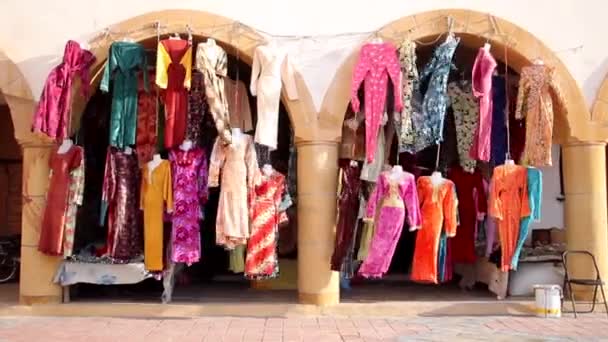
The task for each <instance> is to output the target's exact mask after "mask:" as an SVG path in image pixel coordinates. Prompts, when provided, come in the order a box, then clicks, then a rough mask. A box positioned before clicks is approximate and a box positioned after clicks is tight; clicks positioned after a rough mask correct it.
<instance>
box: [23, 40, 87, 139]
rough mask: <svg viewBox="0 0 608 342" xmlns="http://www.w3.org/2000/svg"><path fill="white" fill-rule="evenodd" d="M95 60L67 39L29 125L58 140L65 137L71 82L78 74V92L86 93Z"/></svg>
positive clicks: (68, 122) (70, 101)
mask: <svg viewBox="0 0 608 342" xmlns="http://www.w3.org/2000/svg"><path fill="white" fill-rule="evenodd" d="M94 62H95V55H93V53H92V52H90V51H88V50H84V49H82V48H81V47H80V45H79V44H78V43H77V42H75V41H73V40H70V41H68V42H67V44H66V45H65V50H64V52H63V61H62V62H61V64H59V65H58V66H56V67H55V68H53V70H51V72H50V73H49V75H48V77H47V79H46V82H45V83H44V88H43V90H42V94H41V95H40V101H39V102H38V106H37V108H36V113H35V114H34V123H33V125H32V129H33V131H34V132H42V133H44V134H46V135H48V136H49V137H50V138H53V139H57V140H62V139H63V138H65V137H67V136H68V135H69V134H70V132H68V127H69V125H70V120H71V118H70V109H71V107H72V82H73V81H74V77H75V76H76V75H78V76H79V77H80V81H81V84H82V93H83V95H84V96H85V97H86V96H87V95H88V89H89V68H90V67H91V65H93V63H94Z"/></svg>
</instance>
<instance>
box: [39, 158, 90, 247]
mask: <svg viewBox="0 0 608 342" xmlns="http://www.w3.org/2000/svg"><path fill="white" fill-rule="evenodd" d="M83 157H84V156H83V150H82V148H81V147H78V146H72V147H71V148H70V149H69V150H68V151H67V152H66V153H64V154H58V153H57V150H55V151H53V154H51V157H50V159H49V166H50V168H51V179H50V181H49V191H48V195H47V199H46V208H45V210H44V217H43V219H42V226H41V228H40V240H39V241H38V250H39V251H40V252H42V253H44V254H48V255H63V235H64V234H63V233H64V222H65V220H66V218H65V212H66V206H67V205H68V191H69V188H70V179H71V176H70V172H71V171H72V170H74V169H76V168H77V167H78V166H80V163H81V161H82V158H83Z"/></svg>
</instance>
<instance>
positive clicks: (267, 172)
mask: <svg viewBox="0 0 608 342" xmlns="http://www.w3.org/2000/svg"><path fill="white" fill-rule="evenodd" d="M273 171H274V169H273V168H272V165H270V164H264V166H263V167H262V172H263V173H264V175H265V176H267V177H268V176H270V175H271V174H272V172H273Z"/></svg>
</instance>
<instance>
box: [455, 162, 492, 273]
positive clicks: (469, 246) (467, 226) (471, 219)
mask: <svg viewBox="0 0 608 342" xmlns="http://www.w3.org/2000/svg"><path fill="white" fill-rule="evenodd" d="M448 177H449V178H450V179H451V180H452V181H453V182H454V184H455V185H456V194H457V196H458V215H459V218H460V224H459V226H458V230H457V231H456V236H455V237H454V238H452V239H450V240H449V241H450V251H451V254H452V261H453V262H454V263H460V264H473V263H475V260H476V259H477V258H476V254H475V225H476V224H477V212H480V213H486V211H487V201H486V194H485V191H484V188H483V178H482V176H481V173H480V172H479V171H478V170H476V171H475V172H474V173H470V172H466V171H464V170H463V169H462V168H461V167H460V166H455V167H454V168H452V169H450V172H449V174H448ZM475 190H476V191H477V197H476V200H477V202H475V196H473V193H474V191H475ZM475 203H477V205H475Z"/></svg>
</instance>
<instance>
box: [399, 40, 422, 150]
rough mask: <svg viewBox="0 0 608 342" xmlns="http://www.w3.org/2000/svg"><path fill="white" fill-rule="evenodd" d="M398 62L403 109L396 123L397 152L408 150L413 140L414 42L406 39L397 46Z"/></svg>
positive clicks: (415, 81) (415, 68) (416, 84)
mask: <svg viewBox="0 0 608 342" xmlns="http://www.w3.org/2000/svg"><path fill="white" fill-rule="evenodd" d="M399 62H400V64H401V77H402V78H403V79H402V84H401V89H402V92H401V95H402V98H403V100H402V101H403V109H402V110H401V116H400V120H399V122H398V123H396V124H397V127H398V130H397V131H398V132H399V145H398V146H399V152H405V151H407V150H408V148H407V146H411V145H413V144H414V142H415V137H416V133H415V132H414V126H413V123H412V113H413V111H414V107H413V105H412V99H413V97H414V89H416V88H417V87H418V68H417V67H416V43H415V42H413V41H411V40H409V39H407V40H405V41H403V42H402V43H401V45H400V46H399Z"/></svg>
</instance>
